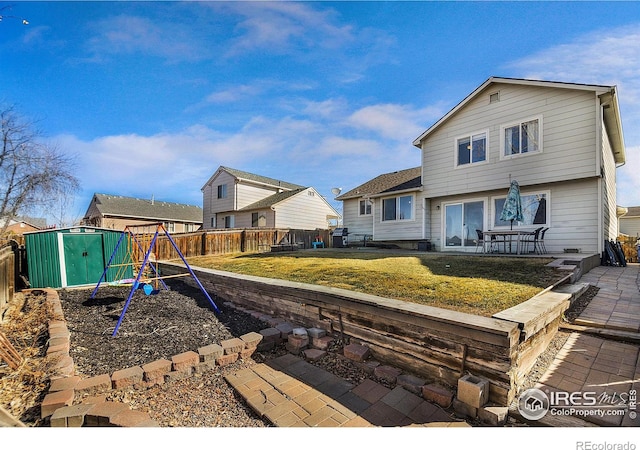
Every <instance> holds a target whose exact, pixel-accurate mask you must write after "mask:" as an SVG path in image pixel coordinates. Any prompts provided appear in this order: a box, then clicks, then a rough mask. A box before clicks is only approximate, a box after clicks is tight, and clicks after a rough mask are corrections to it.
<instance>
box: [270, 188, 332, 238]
mask: <svg viewBox="0 0 640 450" xmlns="http://www.w3.org/2000/svg"><path fill="white" fill-rule="evenodd" d="M309 192H312V193H313V196H311V195H309ZM274 208H275V211H276V213H275V217H276V223H275V226H276V227H284V228H296V229H301V230H315V229H317V228H320V229H327V228H328V226H329V224H328V219H327V216H328V215H332V214H335V213H334V211H333V210H332V209H331V208H330V207H329V206H328V205H327V203H326V202H325V200H324V199H323V198H322V197H321V196H320V194H319V193H317V192H316V191H315V190H313V189H311V188H309V189H305V190H304V191H302V192H300V193H298V194H296V195H294V196H292V197H289V198H288V199H286V200H284V201H282V202H280V203H278V204H277V205H275V206H274Z"/></svg>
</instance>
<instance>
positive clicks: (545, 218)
mask: <svg viewBox="0 0 640 450" xmlns="http://www.w3.org/2000/svg"><path fill="white" fill-rule="evenodd" d="M505 200H506V197H494V199H493V205H494V208H493V210H494V213H493V226H494V227H511V222H510V221H507V220H500V215H501V214H502V207H503V206H504V202H505ZM520 201H521V203H522V216H523V219H522V222H515V221H514V222H513V228H517V227H529V228H531V227H534V226H536V225H537V226H549V222H550V221H549V192H534V193H530V194H529V193H527V194H525V193H523V194H521V195H520Z"/></svg>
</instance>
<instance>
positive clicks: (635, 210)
mask: <svg viewBox="0 0 640 450" xmlns="http://www.w3.org/2000/svg"><path fill="white" fill-rule="evenodd" d="M623 217H640V206H629V207H627V213H626V214H625V215H624V216H623Z"/></svg>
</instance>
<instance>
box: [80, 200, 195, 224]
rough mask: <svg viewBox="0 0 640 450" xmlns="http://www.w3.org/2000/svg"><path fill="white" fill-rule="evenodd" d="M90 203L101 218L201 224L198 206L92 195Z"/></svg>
mask: <svg viewBox="0 0 640 450" xmlns="http://www.w3.org/2000/svg"><path fill="white" fill-rule="evenodd" d="M92 201H95V206H96V208H97V209H98V211H99V212H100V214H102V215H103V216H118V217H132V218H145V219H153V220H159V221H165V220H171V221H179V222H194V223H202V208H201V207H199V206H192V205H185V204H182V203H171V202H164V201H160V200H154V199H139V198H133V197H123V196H120V195H110V194H94V195H93V199H92Z"/></svg>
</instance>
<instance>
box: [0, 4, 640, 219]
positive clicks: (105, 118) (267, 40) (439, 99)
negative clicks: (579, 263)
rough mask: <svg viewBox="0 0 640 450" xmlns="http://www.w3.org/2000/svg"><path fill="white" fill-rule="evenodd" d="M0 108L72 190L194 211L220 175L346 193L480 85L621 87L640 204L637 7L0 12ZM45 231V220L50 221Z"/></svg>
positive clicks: (628, 187) (101, 7)
mask: <svg viewBox="0 0 640 450" xmlns="http://www.w3.org/2000/svg"><path fill="white" fill-rule="evenodd" d="M3 7H6V8H5V9H4V10H2V14H4V15H13V16H17V17H23V18H25V19H27V20H28V21H29V24H28V25H23V24H22V23H21V21H20V20H17V19H10V18H5V20H3V21H1V22H0V102H2V103H4V104H13V105H15V107H16V109H17V110H18V111H19V112H20V113H22V114H24V115H26V116H28V117H30V118H32V119H35V120H37V121H38V125H39V127H40V128H41V129H42V131H43V132H44V133H45V134H46V136H47V137H48V139H49V140H50V141H51V142H52V143H54V144H55V145H57V146H58V147H59V148H60V149H61V150H62V151H64V152H66V153H68V154H69V155H73V156H74V157H76V158H77V168H76V170H75V174H76V175H77V176H78V178H79V179H80V182H81V186H82V191H81V192H80V193H79V195H78V196H77V197H76V198H75V201H74V204H73V205H71V206H69V207H68V208H67V212H66V215H67V216H68V217H67V219H66V220H72V219H75V220H77V219H80V218H81V217H82V216H83V214H84V212H85V211H86V209H87V207H88V204H89V201H90V199H91V195H92V194H93V193H94V192H103V193H112V194H119V195H126V196H132V197H139V198H151V196H154V197H155V199H158V200H165V201H174V202H181V203H188V204H194V205H201V203H202V193H201V191H200V188H201V187H202V185H203V184H204V183H205V182H206V181H207V179H208V178H209V177H210V176H211V175H212V174H213V172H214V171H215V170H216V169H217V168H218V166H220V165H225V166H230V167H233V168H237V169H241V170H246V171H249V172H254V173H257V174H260V175H265V176H270V177H273V178H278V179H282V180H285V181H289V182H292V183H297V184H302V185H306V186H313V187H315V188H316V189H317V190H318V191H319V192H320V193H321V194H323V195H325V196H326V197H327V198H328V200H329V201H330V203H331V204H332V205H334V206H335V207H336V208H339V202H335V201H334V200H333V197H334V196H333V195H332V194H331V188H333V187H341V188H343V190H348V189H351V188H353V187H355V186H357V185H359V184H361V183H363V182H365V181H367V180H368V179H370V178H372V177H374V176H377V175H379V174H381V173H386V172H391V171H394V170H398V169H405V168H409V167H414V166H418V165H420V151H419V150H418V149H417V148H415V147H414V146H413V145H412V141H413V139H415V138H416V137H417V136H418V135H420V134H421V133H422V132H423V131H424V130H425V129H427V128H428V127H429V126H430V125H431V124H433V123H434V122H435V121H436V120H438V119H439V118H440V117H441V116H442V115H444V114H445V113H446V112H447V111H449V110H450V109H451V108H452V107H453V106H455V105H456V104H457V103H458V102H459V101H460V100H462V99H463V98H464V97H465V96H466V95H468V94H469V93H470V92H471V91H473V90H474V89H475V88H476V87H477V86H479V85H480V84H482V83H483V82H484V81H485V80H486V79H487V78H488V77H490V76H502V77H518V78H536V79H544V80H552V81H565V82H578V83H586V84H615V85H617V86H618V89H619V96H620V108H621V114H622V120H623V130H624V134H625V141H626V150H627V164H626V165H625V166H623V167H621V168H620V169H618V176H619V179H618V182H619V188H618V189H619V191H618V203H619V204H621V205H624V206H636V205H640V177H639V176H637V175H636V174H637V173H638V171H639V170H640V155H639V154H640V2H453V1H448V2H431V1H410V2H396V1H389V2H360V1H357V2H320V1H316V2H284V1H278V2H255V3H253V2H230V3H227V2H188V1H187V2H179V3H174V2H153V1H147V2H57V1H52V2H11V3H9V2H1V1H0V8H3ZM50 223H54V222H52V219H50Z"/></svg>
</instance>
